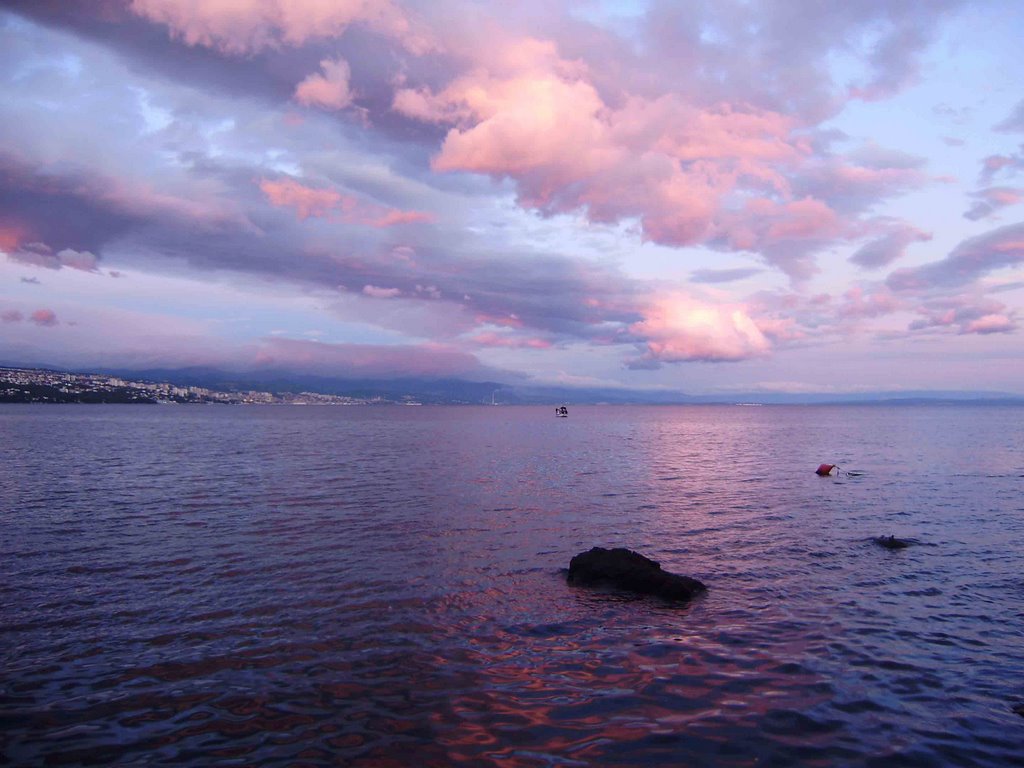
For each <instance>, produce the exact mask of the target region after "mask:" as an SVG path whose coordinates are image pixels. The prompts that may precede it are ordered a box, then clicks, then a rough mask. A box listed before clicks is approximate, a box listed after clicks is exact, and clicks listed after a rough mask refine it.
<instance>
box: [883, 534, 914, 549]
mask: <svg viewBox="0 0 1024 768" xmlns="http://www.w3.org/2000/svg"><path fill="white" fill-rule="evenodd" d="M875 544H877V545H878V546H880V547H885V548H886V549H906V548H907V547H909V546H910V542H909V541H906V540H905V539H897V538H896V537H895V536H878V537H877V538H876V539H875Z"/></svg>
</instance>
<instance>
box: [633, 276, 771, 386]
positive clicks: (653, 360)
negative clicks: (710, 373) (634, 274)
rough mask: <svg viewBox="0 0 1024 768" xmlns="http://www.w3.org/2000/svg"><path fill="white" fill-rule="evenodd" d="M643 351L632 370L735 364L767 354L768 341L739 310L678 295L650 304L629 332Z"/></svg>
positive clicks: (747, 315)
mask: <svg viewBox="0 0 1024 768" xmlns="http://www.w3.org/2000/svg"><path fill="white" fill-rule="evenodd" d="M629 330H630V332H631V333H632V334H634V336H635V337H636V338H637V340H638V342H639V344H640V345H641V346H642V348H643V353H642V354H641V355H640V357H639V358H636V359H634V360H632V361H631V363H630V364H631V365H632V366H634V367H641V368H644V367H652V366H654V365H658V364H660V363H683V362H693V361H705V362H708V361H715V362H721V361H737V360H744V359H746V358H749V357H753V356H756V355H762V354H765V353H766V352H768V351H769V349H770V346H771V345H770V342H769V341H768V339H767V338H766V337H765V334H764V333H762V331H761V329H760V328H758V326H757V323H756V322H754V320H753V319H752V318H751V317H750V315H749V314H747V311H746V309H745V308H744V307H742V306H738V305H714V304H710V303H706V302H702V301H699V300H697V299H694V298H692V297H690V296H686V295H683V294H679V293H675V294H670V295H667V296H664V297H661V298H660V299H658V300H656V301H655V302H654V303H652V304H651V305H650V306H649V307H648V308H647V309H646V310H645V311H644V319H643V320H641V321H640V322H637V323H634V324H633V325H631V326H630V328H629Z"/></svg>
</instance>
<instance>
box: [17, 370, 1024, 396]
mask: <svg viewBox="0 0 1024 768" xmlns="http://www.w3.org/2000/svg"><path fill="white" fill-rule="evenodd" d="M3 365H8V363H3ZM10 365H11V367H23V368H32V367H39V366H16V365H13V364H10ZM51 370H63V369H60V368H52V369H51ZM75 372H76V373H97V374H103V375H108V376H118V377H121V378H124V379H131V380H142V381H151V382H167V383H170V384H174V385H177V386H181V387H188V386H195V387H206V388H209V389H213V390H221V391H228V392H233V391H248V390H258V391H264V392H275V393H289V392H290V393H299V392H317V393H321V394H326V395H339V396H344V397H353V398H360V399H372V398H378V397H379V398H382V399H385V400H391V401H401V400H416V401H418V402H421V403H427V404H445V405H455V404H476V405H484V404H486V405H489V404H491V403H495V404H498V405H547V404H552V403H566V404H570V405H573V404H575V405H586V404H610V405H627V404H638V405H642V404H646V405H696V404H708V405H712V404H733V403H756V404H763V405H829V404H863V405H871V404H888V405H892V404H901V405H914V404H923V403H930V404H934V403H941V402H948V403H967V402H976V403H984V404H1002V403H1007V404H1024V395H1021V394H1014V393H1007V392H984V391H964V390H905V391H891V390H883V391H877V392H854V393H813V392H812V393H807V392H801V393H785V392H736V393H732V394H718V395H688V394H686V393H684V392H674V391H668V390H646V389H617V388H612V387H603V388H602V387H558V386H541V385H527V384H507V383H503V382H497V381H468V380H464V379H454V378H436V379H435V378H423V377H403V378H395V379H383V378H362V379H339V378H334V377H329V376H317V375H312V374H300V373H294V372H292V371H287V370H280V369H274V370H271V369H266V370H255V371H225V370H222V369H217V368H207V367H192V368H152V369H142V370H138V369H135V370H127V369H120V368H118V369H109V368H108V369H99V370H95V371H75Z"/></svg>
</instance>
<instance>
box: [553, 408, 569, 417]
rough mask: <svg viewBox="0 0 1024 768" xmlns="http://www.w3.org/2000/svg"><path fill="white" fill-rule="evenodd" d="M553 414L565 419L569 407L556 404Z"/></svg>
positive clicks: (567, 415)
mask: <svg viewBox="0 0 1024 768" xmlns="http://www.w3.org/2000/svg"><path fill="white" fill-rule="evenodd" d="M555 416H558V417H559V418H560V419H567V418H569V409H568V408H567V407H566V406H564V405H556V406H555Z"/></svg>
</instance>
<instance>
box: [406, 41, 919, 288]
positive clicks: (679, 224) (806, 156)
mask: <svg viewBox="0 0 1024 768" xmlns="http://www.w3.org/2000/svg"><path fill="white" fill-rule="evenodd" d="M595 80H596V73H595V72H593V71H592V70H591V68H590V67H589V66H587V65H586V64H584V63H583V62H580V61H576V60H570V59H567V58H565V57H563V56H561V55H560V53H559V51H558V49H557V47H556V46H555V45H554V44H553V43H551V42H550V41H543V40H537V39H533V38H521V39H510V40H505V41H504V42H503V43H502V44H499V45H496V46H495V50H494V51H492V52H491V53H490V54H489V55H488V58H486V59H484V60H483V61H480V62H478V65H477V66H476V67H475V68H472V69H470V70H469V71H467V72H465V73H463V74H461V75H459V76H458V77H456V78H455V79H453V80H452V81H451V82H449V83H448V84H447V85H446V86H445V87H443V88H441V89H436V90H435V89H431V88H429V87H426V86H418V87H411V86H410V87H403V88H400V89H399V90H398V91H397V92H396V95H395V98H394V101H393V104H392V106H393V108H394V110H395V111H396V112H398V113H400V114H402V115H404V116H406V117H409V118H411V119H415V120H418V121H421V122H425V123H432V124H438V125H442V126H449V128H448V131H447V134H446V135H445V138H444V140H443V142H442V143H441V146H440V149H439V151H438V152H437V154H436V155H435V156H434V158H433V159H432V167H433V168H434V169H435V170H436V171H440V172H452V171H464V172H472V173H478V174H486V175H489V176H492V177H494V178H509V179H512V180H513V181H514V182H515V184H516V189H517V192H518V200H519V203H520V204H521V205H523V206H526V207H529V208H533V209H536V210H538V211H540V212H541V213H542V214H545V215H552V214H557V213H569V212H583V213H584V214H585V215H586V216H587V217H588V218H589V219H590V220H591V221H594V222H599V223H615V222H620V221H627V220H634V219H635V220H637V221H639V223H640V227H641V230H642V233H643V235H644V237H645V238H647V239H649V240H652V241H654V242H656V243H660V244H664V245H669V246H676V247H680V246H688V245H695V244H700V243H705V244H709V245H712V246H713V247H724V248H729V249H733V250H753V251H757V252H759V253H761V254H762V255H763V256H764V257H765V258H766V259H767V260H768V261H769V262H770V263H772V264H774V265H776V266H778V267H780V268H781V269H783V270H784V271H786V272H787V273H788V274H790V275H791V276H794V277H807V276H808V275H809V274H811V273H812V272H813V266H812V264H811V263H810V261H809V254H811V253H813V252H815V251H816V250H818V249H820V248H821V247H822V246H823V245H824V244H825V243H826V242H829V241H831V240H834V239H835V238H837V237H838V238H842V237H846V236H849V235H851V234H853V230H854V229H856V227H854V226H853V221H852V220H849V217H855V216H856V215H857V214H859V212H861V211H863V210H865V209H866V208H868V207H870V206H871V205H873V204H875V203H877V202H878V201H880V200H881V199H884V198H885V197H887V196H891V195H894V194H898V193H901V192H904V191H906V190H908V189H911V188H914V187H915V186H918V185H920V184H921V183H923V181H924V180H925V176H924V175H923V173H922V172H921V170H920V166H921V163H922V161H921V159H920V158H917V157H914V156H910V155H907V154H905V153H899V152H893V151H887V150H885V149H883V148H881V147H879V146H875V145H871V146H868V147H865V148H862V149H861V150H860V152H859V153H855V154H852V155H851V156H849V157H846V158H843V157H838V156H830V157H827V158H826V160H825V161H822V160H821V159H820V158H817V157H815V154H814V147H813V143H812V141H811V140H810V138H809V137H808V136H807V134H806V133H805V132H802V131H800V130H799V129H800V128H802V126H801V125H800V124H799V122H798V121H797V120H796V119H795V118H794V117H792V116H790V115H785V114H783V113H781V112H775V111H772V110H768V109H764V108H757V107H753V106H750V105H749V104H743V103H736V102H731V101H728V100H724V99H723V100H722V101H719V102H717V103H713V104H696V103H693V102H691V101H688V100H687V99H685V98H683V97H682V96H680V95H679V94H672V93H665V94H662V95H659V96H655V97H648V96H641V95H626V96H623V97H621V98H618V99H615V100H611V99H608V98H607V97H606V96H605V95H604V94H603V93H602V92H601V91H600V90H599V89H598V87H597V86H596V85H595ZM842 214H845V215H846V217H847V218H844V216H843V215H842Z"/></svg>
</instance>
